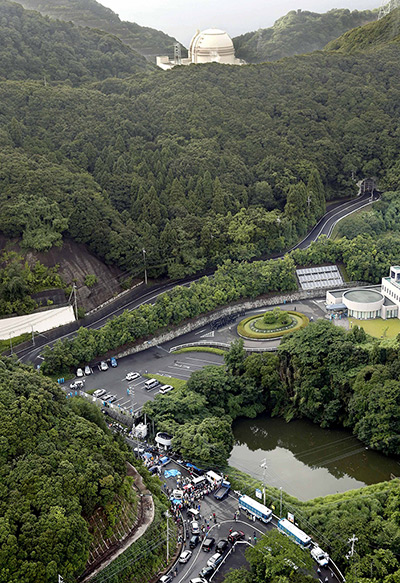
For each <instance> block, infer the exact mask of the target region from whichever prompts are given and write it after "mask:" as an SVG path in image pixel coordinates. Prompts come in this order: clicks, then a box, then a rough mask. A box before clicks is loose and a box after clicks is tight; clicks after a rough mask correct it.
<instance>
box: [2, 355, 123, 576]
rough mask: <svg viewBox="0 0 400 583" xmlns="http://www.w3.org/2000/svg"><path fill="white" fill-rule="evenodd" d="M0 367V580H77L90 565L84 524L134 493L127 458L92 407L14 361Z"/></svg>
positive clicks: (88, 543) (99, 414) (87, 532)
mask: <svg viewBox="0 0 400 583" xmlns="http://www.w3.org/2000/svg"><path fill="white" fill-rule="evenodd" d="M0 365H1V366H0V395H1V396H0V400H1V408H0V439H1V462H0V473H1V490H0V520H1V534H0V580H1V581H4V582H7V583H22V582H26V583H39V582H40V583H50V582H53V581H55V580H57V575H58V574H59V573H60V574H62V575H63V576H64V577H65V581H72V580H75V577H76V576H77V575H78V574H80V573H81V572H82V571H83V569H84V567H85V564H86V561H87V558H88V550H89V546H90V542H91V537H90V534H89V527H88V519H89V518H90V517H91V515H92V514H93V512H94V510H95V509H100V508H105V507H107V506H109V505H111V504H112V503H113V502H114V499H115V496H116V495H117V494H118V495H119V496H120V497H122V498H124V497H125V496H128V494H127V492H130V491H131V484H130V482H129V481H128V479H127V478H126V467H125V456H126V453H125V452H124V451H123V450H121V449H120V447H119V446H118V445H117V443H116V442H115V441H114V440H113V438H112V436H111V434H110V433H109V431H108V429H107V426H106V424H105V422H104V419H103V418H102V415H101V413H100V411H99V410H98V409H96V408H94V407H93V406H92V405H91V404H89V403H85V402H82V403H80V402H79V400H76V402H75V403H71V404H69V403H68V402H67V401H66V398H65V395H64V394H63V393H62V392H61V390H60V389H59V388H58V386H57V385H56V384H55V383H53V382H52V381H50V380H49V379H46V378H44V377H43V376H41V375H39V373H37V372H33V371H32V370H31V369H29V368H28V367H24V366H21V365H18V364H16V363H14V362H13V361H12V360H11V359H3V360H2V361H0ZM104 527H106V525H104Z"/></svg>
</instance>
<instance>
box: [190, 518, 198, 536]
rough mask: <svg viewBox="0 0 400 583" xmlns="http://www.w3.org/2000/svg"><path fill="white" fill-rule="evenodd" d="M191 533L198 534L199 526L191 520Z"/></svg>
mask: <svg viewBox="0 0 400 583" xmlns="http://www.w3.org/2000/svg"><path fill="white" fill-rule="evenodd" d="M190 526H191V529H192V534H200V526H199V523H198V522H195V521H193V522H192V523H191V525H190Z"/></svg>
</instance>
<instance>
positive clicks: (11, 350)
mask: <svg viewBox="0 0 400 583" xmlns="http://www.w3.org/2000/svg"><path fill="white" fill-rule="evenodd" d="M9 335H10V354H11V355H12V353H13V351H12V337H11V332H10V333H9Z"/></svg>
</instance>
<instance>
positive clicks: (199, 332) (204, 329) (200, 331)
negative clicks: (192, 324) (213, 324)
mask: <svg viewBox="0 0 400 583" xmlns="http://www.w3.org/2000/svg"><path fill="white" fill-rule="evenodd" d="M206 330H207V328H203V330H199V331H198V332H195V334H196V335H197V334H201V333H202V332H205V331H206Z"/></svg>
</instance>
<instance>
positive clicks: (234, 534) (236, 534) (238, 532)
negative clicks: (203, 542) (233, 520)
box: [228, 530, 244, 543]
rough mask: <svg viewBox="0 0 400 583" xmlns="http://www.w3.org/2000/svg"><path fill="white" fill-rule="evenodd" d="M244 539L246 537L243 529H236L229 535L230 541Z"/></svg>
mask: <svg viewBox="0 0 400 583" xmlns="http://www.w3.org/2000/svg"><path fill="white" fill-rule="evenodd" d="M243 539H244V532H242V531H241V530H234V531H233V532H231V534H230V535H229V536H228V541H229V542H230V543H235V542H236V541H237V540H243Z"/></svg>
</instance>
